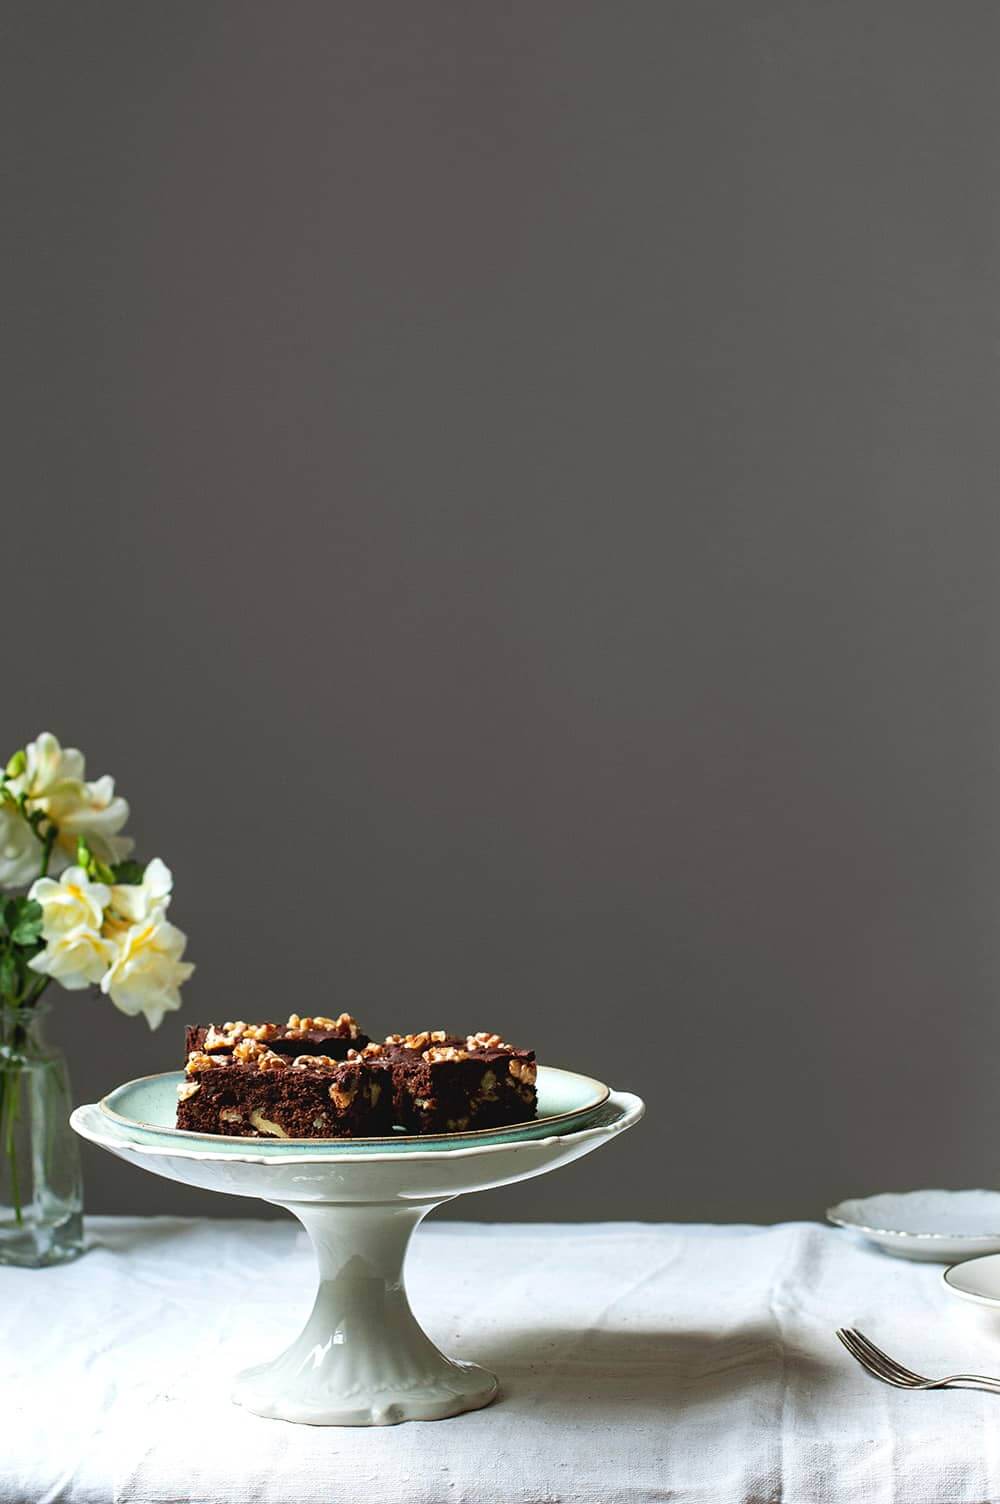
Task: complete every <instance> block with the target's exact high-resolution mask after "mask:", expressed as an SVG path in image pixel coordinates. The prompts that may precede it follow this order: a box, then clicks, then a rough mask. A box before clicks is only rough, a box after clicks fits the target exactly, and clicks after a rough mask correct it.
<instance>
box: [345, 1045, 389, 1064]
mask: <svg viewBox="0 0 1000 1504" xmlns="http://www.w3.org/2000/svg"><path fill="white" fill-rule="evenodd" d="M384 1054H385V1045H382V1044H375V1043H374V1042H372V1043H371V1044H366V1045H365V1047H364V1049H363V1050H348V1052H347V1058H348V1060H377V1059H378V1057H379V1056H380V1055H384Z"/></svg>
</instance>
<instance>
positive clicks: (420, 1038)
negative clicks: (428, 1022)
mask: <svg viewBox="0 0 1000 1504" xmlns="http://www.w3.org/2000/svg"><path fill="white" fill-rule="evenodd" d="M447 1038H448V1033H447V1030H446V1029H423V1030H421V1032H420V1033H419V1034H387V1035H386V1038H385V1042H386V1044H401V1045H402V1046H403V1048H404V1050H426V1048H427V1046H428V1045H431V1044H442V1043H443V1042H444V1040H446V1039H447Z"/></svg>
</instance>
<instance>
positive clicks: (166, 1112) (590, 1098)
mask: <svg viewBox="0 0 1000 1504" xmlns="http://www.w3.org/2000/svg"><path fill="white" fill-rule="evenodd" d="M184 1079H185V1077H184V1073H183V1071H164V1072H163V1073H162V1075H159V1076H140V1078H139V1079H138V1081H127V1082H126V1083H125V1085H124V1086H118V1087H116V1088H115V1090H114V1091H112V1092H109V1093H108V1095H107V1096H106V1097H104V1098H102V1100H101V1104H100V1106H101V1111H102V1112H103V1113H104V1114H105V1115H106V1116H107V1117H109V1118H110V1119H111V1120H112V1121H113V1122H114V1123H117V1124H118V1126H119V1127H121V1128H124V1129H125V1130H126V1131H127V1132H128V1134H129V1135H130V1136H131V1137H132V1138H134V1139H135V1140H136V1141H137V1142H142V1143H155V1144H159V1145H161V1146H163V1147H171V1146H172V1147H175V1148H179V1147H180V1146H181V1145H182V1144H188V1145H189V1146H190V1147H192V1148H193V1147H194V1146H195V1144H199V1143H201V1144H205V1145H211V1147H212V1149H213V1150H216V1151H221V1152H229V1151H231V1152H233V1153H236V1154H245V1153H246V1152H247V1150H248V1148H250V1147H252V1148H253V1151H254V1153H257V1152H258V1151H260V1150H263V1151H265V1152H266V1151H268V1150H275V1151H278V1152H279V1153H280V1152H281V1151H282V1150H284V1151H286V1152H287V1150H288V1149H289V1148H292V1147H295V1146H300V1147H308V1148H311V1149H315V1148H319V1147H327V1148H333V1149H336V1151H337V1153H338V1154H365V1153H379V1154H385V1153H386V1152H387V1151H390V1152H392V1151H397V1150H398V1151H399V1152H400V1153H404V1154H405V1153H406V1152H407V1150H413V1149H420V1150H428V1149H461V1148H463V1147H464V1146H465V1145H469V1146H472V1145H474V1144H512V1143H521V1142H522V1141H523V1140H526V1139H533V1138H547V1137H548V1136H549V1135H550V1134H553V1133H568V1132H572V1131H574V1130H576V1129H578V1128H584V1127H586V1126H587V1122H588V1119H590V1118H592V1117H593V1116H594V1114H595V1113H597V1112H599V1111H600V1109H601V1107H602V1106H603V1105H604V1103H605V1102H606V1101H607V1100H608V1095H609V1093H608V1088H607V1087H606V1086H605V1085H604V1084H603V1082H601V1081H594V1080H592V1078H591V1077H590V1076H578V1075H577V1074H576V1072H575V1071H561V1070H557V1069H556V1068H555V1066H551V1065H540V1066H539V1067H538V1083H537V1088H538V1116H537V1117H536V1118H535V1119H534V1121H533V1122H531V1123H522V1124H520V1125H519V1126H518V1127H516V1128H480V1129H478V1130H477V1131H475V1132H473V1133H427V1134H412V1133H398V1132H397V1133H394V1134H393V1135H392V1137H391V1138H353V1139H352V1138H231V1137H229V1136H228V1135H226V1134H221V1133H190V1132H188V1130H187V1129H183V1128H175V1127H174V1126H173V1125H174V1121H175V1118H176V1114H177V1087H178V1085H179V1083H180V1082H181V1081H183V1080H184Z"/></svg>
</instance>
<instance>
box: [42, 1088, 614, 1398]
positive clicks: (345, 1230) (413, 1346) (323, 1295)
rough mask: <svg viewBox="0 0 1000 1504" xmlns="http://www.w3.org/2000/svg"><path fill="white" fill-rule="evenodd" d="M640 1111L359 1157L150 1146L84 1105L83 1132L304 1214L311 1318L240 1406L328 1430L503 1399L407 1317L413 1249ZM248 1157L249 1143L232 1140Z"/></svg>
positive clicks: (246, 1380)
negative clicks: (482, 1199)
mask: <svg viewBox="0 0 1000 1504" xmlns="http://www.w3.org/2000/svg"><path fill="white" fill-rule="evenodd" d="M642 1114H643V1104H642V1102H641V1101H640V1100H639V1098H638V1097H634V1096H631V1095H630V1094H629V1093H627V1092H612V1093H611V1096H610V1098H609V1099H608V1102H607V1104H606V1106H605V1107H603V1108H602V1109H600V1112H599V1113H598V1115H597V1116H596V1117H595V1118H594V1119H592V1120H590V1122H589V1125H588V1126H587V1127H585V1128H582V1129H580V1130H578V1131H577V1132H575V1133H574V1132H566V1133H561V1134H560V1133H557V1134H554V1135H553V1136H551V1137H549V1138H536V1139H529V1140H525V1141H522V1142H507V1143H489V1144H486V1143H482V1144H478V1145H475V1146H472V1147H466V1148H456V1149H438V1150H436V1151H434V1152H429V1151H427V1150H421V1148H420V1141H419V1139H416V1140H414V1141H413V1148H412V1149H410V1147H409V1144H407V1145H406V1147H405V1148H404V1149H402V1150H400V1149H395V1150H394V1151H393V1152H391V1153H372V1152H366V1153H364V1154H363V1155H359V1154H357V1153H352V1152H350V1151H346V1152H345V1151H344V1149H343V1148H339V1149H338V1148H337V1147H334V1148H329V1147H322V1148H316V1149H304V1148H303V1149H299V1148H296V1149H295V1150H294V1151H293V1150H291V1149H289V1151H288V1152H283V1151H280V1150H278V1148H277V1146H276V1145H274V1144H273V1143H271V1144H269V1145H268V1148H267V1150H266V1151H263V1150H262V1151H260V1152H258V1153H254V1152H253V1150H252V1149H251V1148H249V1147H248V1152H246V1153H243V1152H231V1151H232V1149H233V1148H234V1147H235V1145H234V1141H232V1140H230V1141H228V1146H227V1150H226V1151H223V1150H221V1149H219V1150H213V1149H212V1148H205V1147H204V1146H203V1145H202V1144H201V1143H199V1144H198V1146H197V1147H173V1146H172V1145H165V1144H164V1143H163V1142H162V1135H157V1137H158V1138H160V1140H161V1141H160V1142H159V1143H151V1142H144V1141H143V1139H142V1135H141V1134H138V1133H132V1132H130V1131H128V1130H126V1129H123V1128H122V1127H120V1126H119V1125H117V1124H116V1123H114V1122H112V1121H111V1120H110V1119H109V1118H108V1117H107V1116H106V1115H105V1113H103V1112H102V1111H101V1110H100V1108H99V1107H98V1106H97V1105H90V1106H86V1107H78V1108H77V1109H76V1111H75V1112H74V1113H73V1116H72V1119H71V1121H72V1124H73V1127H74V1128H75V1129H76V1131H77V1133H79V1134H81V1135H82V1137H84V1138H86V1139H89V1140H90V1141H91V1142H92V1143H95V1144H99V1145H100V1146H101V1148H103V1149H107V1150H109V1151H110V1152H111V1153H112V1154H117V1155H118V1156H119V1158H121V1159H125V1160H130V1161H131V1162H132V1163H134V1164H137V1165H141V1166H142V1168H143V1169H146V1170H151V1171H153V1173H154V1174H157V1175H163V1176H166V1177H167V1178H168V1179H169V1180H179V1181H181V1182H183V1183H184V1184H186V1185H194V1186H200V1187H202V1188H203V1189H205V1190H212V1191H226V1192H229V1193H230V1194H232V1195H235V1196H256V1197H260V1198H261V1199H262V1200H264V1201H269V1202H271V1203H273V1204H274V1205H275V1206H282V1207H284V1208H285V1209H286V1210H287V1211H290V1212H291V1213H292V1214H293V1215H294V1216H296V1217H298V1219H299V1221H300V1222H301V1223H302V1224H303V1226H304V1227H305V1229H306V1231H307V1232H308V1234H309V1236H310V1238H311V1239H312V1243H313V1247H314V1248H315V1250H316V1258H317V1262H318V1264H319V1289H318V1291H317V1293H316V1302H315V1305H314V1306H313V1310H312V1314H311V1316H310V1317H309V1320H308V1321H307V1322H306V1325H305V1327H304V1329H303V1331H302V1333H301V1335H300V1336H299V1337H298V1338H297V1339H296V1341H295V1342H293V1343H292V1345H291V1347H289V1348H288V1349H287V1350H286V1351H285V1352H283V1353H282V1354H281V1355H280V1356H279V1357H277V1358H275V1359H273V1360H272V1361H271V1362H269V1363H262V1364H261V1365H260V1366H259V1367H256V1368H250V1369H247V1370H246V1372H244V1373H242V1374H240V1375H239V1377H238V1378H237V1380H236V1385H235V1388H234V1390H233V1396H232V1397H233V1399H234V1400H235V1402H236V1403H237V1404H238V1405H244V1406H245V1407H246V1408H247V1409H248V1410H252V1411H253V1412H254V1413H255V1414H257V1415H265V1416H271V1417H274V1418H276V1419H279V1420H288V1421H298V1422H303V1423H306V1424H309V1425H318V1426H371V1425H375V1426H384V1425H393V1424H395V1423H396V1422H397V1421H403V1420H443V1419H444V1418H445V1417H446V1416H449V1415H457V1414H459V1413H460V1412H461V1411H463V1410H475V1409H478V1408H479V1407H481V1406H483V1405H488V1404H489V1403H490V1401H491V1400H493V1399H495V1398H496V1395H497V1391H498V1387H499V1386H498V1382H497V1379H496V1378H495V1377H494V1375H493V1374H491V1373H488V1372H487V1371H486V1369H484V1368H480V1367H478V1365H477V1364H475V1363H459V1362H456V1361H455V1360H453V1359H451V1358H447V1357H445V1355H444V1354H443V1353H441V1352H439V1351H438V1349H437V1348H436V1347H435V1346H434V1344H433V1342H431V1340H430V1338H429V1337H428V1336H427V1335H426V1333H425V1332H424V1331H423V1329H422V1327H421V1326H420V1325H419V1324H418V1322H417V1321H416V1319H415V1317H414V1315H413V1313H412V1311H411V1310H410V1305H409V1301H408V1300H407V1296H406V1286H405V1283H404V1278H403V1263H404V1260H405V1257H406V1249H407V1245H408V1243H409V1241H410V1238H411V1236H412V1234H413V1232H414V1229H415V1228H416V1227H417V1226H418V1224H419V1223H420V1222H422V1221H423V1219H424V1217H426V1215H427V1213H428V1212H429V1211H432V1210H433V1209H434V1207H436V1206H440V1205H442V1203H444V1202H446V1201H451V1200H453V1199H454V1197H456V1196H460V1195H463V1194H465V1193H467V1192H470V1191H485V1190H489V1189H491V1188H492V1187H494V1186H500V1185H511V1184H513V1182H514V1181H517V1180H528V1179H530V1178H531V1177H532V1176H534V1175H544V1174H546V1173H547V1172H548V1171H549V1170H554V1169H557V1168H558V1166H559V1165H565V1164H569V1163H570V1161H571V1160H574V1159H579V1158H580V1157H581V1155H584V1154H589V1153H591V1151H592V1150H594V1149H599V1148H600V1147H601V1145H602V1144H605V1143H607V1142H608V1140H609V1139H612V1138H614V1137H615V1136H616V1135H617V1134H619V1133H623V1132H624V1131H625V1129H626V1128H631V1127H632V1126H633V1125H634V1124H635V1123H637V1122H638V1121H639V1119H640V1118H641V1117H642ZM236 1142H237V1143H238V1145H239V1147H240V1149H242V1145H243V1144H244V1143H248V1141H246V1140H240V1141H236Z"/></svg>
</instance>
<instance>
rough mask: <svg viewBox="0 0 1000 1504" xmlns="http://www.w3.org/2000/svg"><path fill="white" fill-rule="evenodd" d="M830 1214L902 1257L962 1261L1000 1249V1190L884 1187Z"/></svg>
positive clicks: (830, 1218)
mask: <svg viewBox="0 0 1000 1504" xmlns="http://www.w3.org/2000/svg"><path fill="white" fill-rule="evenodd" d="M826 1215H827V1217H828V1218H829V1220H830V1221H831V1222H834V1223H836V1225H837V1226H838V1227H848V1228H850V1229H851V1230H852V1231H853V1232H857V1233H860V1234H861V1236H862V1237H864V1238H867V1239H868V1241H869V1242H870V1243H874V1244H875V1245H876V1246H877V1247H878V1248H881V1249H883V1250H884V1252H886V1253H892V1254H895V1256H896V1257H897V1258H902V1259H923V1260H927V1261H930V1262H933V1263H938V1264H957V1263H959V1262H960V1261H963V1260H965V1259H974V1258H977V1257H981V1256H982V1255H984V1254H991V1253H1000V1191H884V1192H883V1193H882V1194H881V1195H878V1196H865V1197H862V1198H860V1199H857V1200H853V1201H841V1202H840V1204H839V1205H838V1206H831V1207H830V1208H829V1209H828V1211H827V1214H826Z"/></svg>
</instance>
